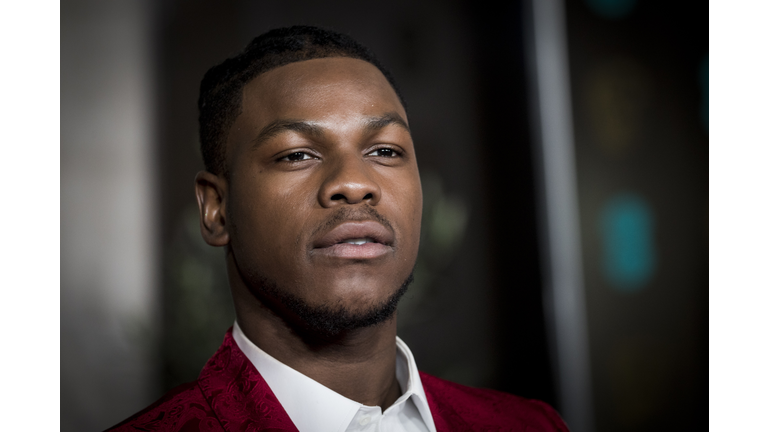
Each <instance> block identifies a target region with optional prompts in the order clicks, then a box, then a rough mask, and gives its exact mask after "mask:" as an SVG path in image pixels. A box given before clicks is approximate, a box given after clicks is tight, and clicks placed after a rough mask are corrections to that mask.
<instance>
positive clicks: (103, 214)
mask: <svg viewBox="0 0 768 432" xmlns="http://www.w3.org/2000/svg"><path fill="white" fill-rule="evenodd" d="M147 6H148V5H147V4H146V3H141V2H100V1H67V2H64V3H63V4H62V7H61V54H62V55H61V58H62V61H61V108H62V109H61V353H60V355H61V429H62V430H64V431H83V430H103V429H105V428H107V427H109V426H111V425H113V424H115V423H116V422H117V421H119V420H120V419H121V418H124V417H126V416H128V415H130V414H131V413H132V412H134V411H135V410H136V409H138V408H140V407H141V406H142V405H146V404H148V403H150V402H151V401H152V398H153V397H155V395H156V392H155V390H154V389H155V388H157V385H156V384H155V370H156V367H155V366H154V364H155V363H154V362H153V361H152V360H153V359H152V355H153V352H154V341H155V339H154V337H153V335H155V334H156V333H155V325H156V316H155V314H156V309H157V299H158V294H157V287H158V286H157V284H156V270H157V268H158V266H157V255H158V254H157V248H156V246H157V242H156V238H155V236H156V233H157V232H158V229H157V225H156V223H155V221H156V217H157V211H158V210H157V206H156V201H155V197H156V194H155V193H154V188H155V187H156V182H155V180H154V178H155V172H154V168H153V167H154V164H153V160H154V157H153V155H154V149H153V146H152V143H153V140H152V138H153V136H152V134H153V131H152V124H153V112H154V109H153V104H154V100H153V98H152V94H151V92H152V88H153V82H152V62H151V55H150V53H151V51H150V44H151V34H152V33H151V29H150V23H151V16H150V13H149V11H148V7H147Z"/></svg>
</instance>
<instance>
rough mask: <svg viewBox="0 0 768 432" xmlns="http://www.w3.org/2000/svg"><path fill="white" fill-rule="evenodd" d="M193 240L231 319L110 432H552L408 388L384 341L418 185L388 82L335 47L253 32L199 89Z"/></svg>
mask: <svg viewBox="0 0 768 432" xmlns="http://www.w3.org/2000/svg"><path fill="white" fill-rule="evenodd" d="M199 108H200V135H201V143H202V150H203V157H204V161H205V167H206V171H203V172H201V173H199V174H198V175H197V178H196V193H197V200H198V204H199V207H200V227H201V231H202V235H203V238H204V239H205V241H206V242H207V243H208V244H210V245H212V246H223V247H225V248H226V252H227V253H226V262H227V270H228V274H229V282H230V288H231V290H232V297H233V299H234V302H235V312H236V315H237V320H236V322H235V324H234V326H233V328H232V329H231V330H230V331H228V332H227V334H226V335H225V338H224V343H223V344H222V346H221V348H219V350H218V351H217V352H216V354H214V356H213V357H212V358H211V359H210V360H209V361H208V363H207V364H206V366H205V367H204V368H203V370H202V372H201V373H200V376H199V378H198V379H197V381H195V382H192V383H189V384H186V385H182V386H180V387H178V388H176V389H174V390H171V391H170V392H169V393H168V394H166V395H165V396H164V397H163V398H162V399H160V400H159V401H158V402H156V403H155V404H154V405H152V406H150V407H149V408H147V409H145V410H144V411H142V412H140V413H138V414H136V415H134V416H133V417H131V418H129V419H128V420H126V421H125V422H123V423H121V424H120V425H118V426H117V427H115V430H120V431H129V430H142V431H147V430H156V431H193V430H194V431H197V430H201V431H203V430H204V431H245V430H254V431H255V430H291V431H295V430H300V431H302V432H304V431H352V430H360V431H363V430H365V431H369V430H370V431H379V430H381V431H432V432H435V431H448V430H485V429H488V428H495V429H497V430H498V429H501V430H520V431H527V430H536V431H555V430H558V431H563V430H567V429H566V426H565V425H564V424H563V422H562V420H560V418H559V416H558V415H557V413H555V412H554V410H552V408H550V407H549V406H547V405H546V404H544V403H542V402H538V401H531V400H525V399H522V398H518V397H515V396H512V395H507V394H504V393H500V392H496V391H492V390H478V389H472V388H468V387H464V386H461V385H457V384H453V383H450V382H447V381H443V380H441V379H438V378H435V377H432V376H429V375H426V374H423V373H419V372H418V370H417V368H416V363H415V361H414V359H413V356H412V355H411V352H410V350H409V349H408V347H407V346H406V345H405V343H404V342H403V341H402V340H400V339H399V338H397V336H396V311H395V310H396V307H397V302H398V300H399V299H400V297H401V296H402V295H403V294H404V293H405V290H406V288H407V287H408V284H409V283H410V282H411V280H412V271H413V267H414V265H415V262H416V255H417V251H418V245H419V230H420V222H421V206H422V197H421V184H420V181H419V172H418V167H417V164H416V154H415V149H414V144H413V141H412V139H411V134H410V131H409V125H408V116H407V114H406V110H405V107H404V104H403V100H402V98H401V97H400V94H399V92H398V90H397V87H396V85H395V83H394V80H393V79H392V77H391V76H390V75H389V73H388V72H386V70H385V69H384V68H383V67H382V66H381V65H380V64H379V62H378V61H377V60H376V58H375V57H374V56H373V54H371V53H370V52H369V51H368V50H367V49H366V48H364V47H362V46H361V45H359V44H358V43H357V42H355V41H354V40H352V39H351V38H349V37H347V36H344V35H340V34H337V33H334V32H330V31H326V30H321V29H318V28H314V27H305V26H298V27H291V28H285V29H278V30H273V31H270V32H268V33H266V34H263V35H261V36H259V37H257V38H256V39H254V40H253V42H251V44H249V45H248V47H246V49H245V50H244V51H243V52H242V53H240V54H239V55H237V56H235V57H234V58H231V59H228V60H226V61H225V62H224V63H222V64H221V65H219V66H216V67H214V68H212V69H211V70H210V71H208V73H207V74H206V76H205V78H204V79H203V82H202V85H201V94H200V100H199Z"/></svg>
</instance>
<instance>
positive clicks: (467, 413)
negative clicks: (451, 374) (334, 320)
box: [109, 329, 568, 432]
mask: <svg viewBox="0 0 768 432" xmlns="http://www.w3.org/2000/svg"><path fill="white" fill-rule="evenodd" d="M419 374H420V376H421V382H422V385H423V386H424V392H425V393H426V395H427V401H428V403H429V409H430V411H431V412H432V417H433V418H434V420H435V426H436V427H437V430H438V432H443V431H486V430H494V431H520V432H534V431H538V432H550V431H567V430H568V428H567V427H566V426H565V423H563V421H562V420H561V419H560V416H558V415H557V413H556V412H555V410H553V409H552V408H551V407H550V406H549V405H547V404H545V403H544V402H540V401H536V400H530V399H523V398H520V397H517V396H513V395H510V394H507V393H502V392H498V391H495V390H485V389H475V388H471V387H466V386H463V385H459V384H454V383H452V382H449V381H445V380H442V379H440V378H436V377H433V376H431V375H427V374H425V373H423V372H420V373H419ZM109 430H110V431H121V432H124V431H160V432H171V431H174V432H176V431H179V432H192V431H195V432H196V431H206V432H207V431H210V432H214V431H215V432H224V431H227V432H235V431H238V432H240V431H242V432H246V431H248V432H250V431H294V432H296V431H297V429H296V426H294V425H293V423H292V422H291V419H290V418H289V417H288V414H286V412H285V410H284V409H283V407H282V406H281V405H280V402H278V401H277V398H276V397H275V395H274V393H272V390H271V389H270V388H269V386H268V385H267V383H266V382H265V381H264V380H263V379H262V377H261V375H260V374H259V372H258V371H257V370H256V368H255V367H254V366H253V365H252V364H251V362H250V361H249V360H248V358H246V357H245V354H243V352H242V351H240V348H238V346H237V344H236V343H235V340H234V339H233V338H232V329H230V330H229V331H227V334H226V336H225V337H224V343H222V344H221V347H219V349H218V351H216V354H214V355H213V357H211V359H210V360H208V363H207V364H206V365H205V367H204V368H203V370H202V372H200V376H199V377H198V378H197V381H193V382H191V383H187V384H183V385H181V386H179V387H176V388H175V389H173V390H171V391H169V392H168V393H166V394H165V396H163V397H162V398H160V400H158V401H157V402H155V403H154V404H152V405H150V406H149V407H147V408H145V409H144V410H143V411H141V412H139V413H137V414H135V415H133V416H132V417H130V418H128V419H127V420H125V421H123V422H122V423H120V424H118V425H117V426H115V427H113V428H112V429H109Z"/></svg>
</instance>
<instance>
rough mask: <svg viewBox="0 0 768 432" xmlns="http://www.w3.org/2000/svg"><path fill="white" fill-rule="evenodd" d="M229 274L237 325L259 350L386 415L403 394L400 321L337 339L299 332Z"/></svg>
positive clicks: (391, 320)
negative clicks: (399, 370) (399, 362)
mask: <svg viewBox="0 0 768 432" xmlns="http://www.w3.org/2000/svg"><path fill="white" fill-rule="evenodd" d="M232 276H235V275H232V274H231V273H230V284H231V288H232V297H233V300H234V303H235V312H236V315H237V323H238V325H239V326H240V328H241V330H242V331H243V333H244V334H245V335H246V336H247V337H248V339H250V340H251V342H253V343H254V344H255V345H256V346H258V347H259V348H260V349H262V350H263V351H264V352H266V353H267V354H269V355H270V356H272V357H274V358H275V359H277V360H278V361H280V362H282V363H283V364H285V365H287V366H289V367H291V368H293V369H295V370H296V371H298V372H300V373H302V374H304V375H306V376H308V377H309V378H312V379H313V380H315V381H317V382H319V383H320V384H322V385H324V386H326V387H328V388H330V389H331V390H333V391H335V392H337V393H339V394H341V395H342V396H344V397H347V398H349V399H351V400H354V401H356V402H359V403H361V404H363V405H367V406H380V407H381V409H382V411H383V410H385V409H386V408H387V407H389V406H390V405H392V404H393V403H394V402H395V401H396V400H397V398H398V397H399V396H400V393H401V392H400V386H399V384H398V382H397V379H396V376H395V365H396V355H397V348H396V343H395V337H396V334H397V319H396V316H395V315H393V316H392V318H390V319H389V320H387V321H385V322H383V323H381V324H378V325H375V326H371V327H366V328H362V329H357V330H352V331H349V332H345V333H343V334H341V335H338V336H335V337H333V338H328V337H323V336H317V335H312V334H308V333H307V332H300V331H297V330H296V329H295V328H294V327H292V326H291V325H290V324H288V320H286V319H284V318H283V317H281V316H280V315H278V314H277V313H275V312H274V311H273V310H272V309H270V308H269V307H267V306H266V305H265V304H264V303H262V302H261V301H260V300H259V299H258V298H257V297H256V296H255V295H254V294H253V293H251V291H250V290H249V289H248V287H247V286H246V284H245V282H244V281H243V280H242V279H241V278H240V277H239V276H240V275H239V274H238V275H236V276H235V277H232Z"/></svg>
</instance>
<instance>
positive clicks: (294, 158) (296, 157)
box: [288, 152, 304, 162]
mask: <svg viewBox="0 0 768 432" xmlns="http://www.w3.org/2000/svg"><path fill="white" fill-rule="evenodd" d="M302 159H304V153H301V152H296V153H291V154H289V155H288V160H289V161H291V162H296V161H300V160H302Z"/></svg>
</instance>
